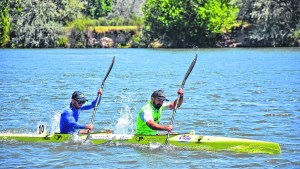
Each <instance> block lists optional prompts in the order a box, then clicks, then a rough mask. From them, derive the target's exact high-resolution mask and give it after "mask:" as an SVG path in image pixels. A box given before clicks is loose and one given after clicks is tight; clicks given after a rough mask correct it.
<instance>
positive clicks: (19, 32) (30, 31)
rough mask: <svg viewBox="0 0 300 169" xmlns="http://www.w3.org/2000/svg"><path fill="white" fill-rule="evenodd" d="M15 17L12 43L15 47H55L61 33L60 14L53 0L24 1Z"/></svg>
mask: <svg viewBox="0 0 300 169" xmlns="http://www.w3.org/2000/svg"><path fill="white" fill-rule="evenodd" d="M21 5H22V10H21V12H20V13H16V14H15V15H14V16H13V21H12V22H13V23H14V24H12V30H13V32H12V33H13V34H14V37H13V38H12V43H13V45H15V47H30V48H32V47H54V46H55V44H56V41H57V40H58V38H59V37H58V36H59V33H60V31H61V24H58V23H57V22H56V20H57V17H58V13H57V11H56V5H55V4H54V3H53V2H52V1H51V0H43V1H40V0H24V1H23V2H22V4H21Z"/></svg>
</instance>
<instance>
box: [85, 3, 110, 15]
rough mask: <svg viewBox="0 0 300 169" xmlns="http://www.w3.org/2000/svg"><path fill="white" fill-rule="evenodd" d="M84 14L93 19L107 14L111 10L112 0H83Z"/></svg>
mask: <svg viewBox="0 0 300 169" xmlns="http://www.w3.org/2000/svg"><path fill="white" fill-rule="evenodd" d="M83 2H84V4H85V11H84V13H85V15H86V16H87V17H91V18H93V19H98V18H100V17H103V16H107V15H108V13H109V12H111V11H112V5H113V0H83Z"/></svg>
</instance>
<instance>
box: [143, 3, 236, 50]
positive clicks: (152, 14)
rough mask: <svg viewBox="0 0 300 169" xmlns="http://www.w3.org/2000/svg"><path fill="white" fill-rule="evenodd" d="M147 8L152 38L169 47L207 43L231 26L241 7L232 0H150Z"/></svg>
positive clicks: (144, 9) (145, 8)
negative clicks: (237, 6)
mask: <svg viewBox="0 0 300 169" xmlns="http://www.w3.org/2000/svg"><path fill="white" fill-rule="evenodd" d="M143 11H144V15H145V24H146V26H147V28H148V30H147V31H148V33H149V34H150V35H151V37H152V39H160V40H161V41H163V42H164V44H165V45H166V47H194V46H202V47H203V46H213V45H214V43H215V40H216V39H215V37H216V36H217V35H219V34H220V33H222V31H226V30H230V28H231V27H232V25H233V24H234V23H235V18H236V15H237V12H238V9H237V8H236V7H235V6H234V5H232V4H230V1H229V0H187V1H181V0H148V1H147V2H146V4H145V6H144V8H143Z"/></svg>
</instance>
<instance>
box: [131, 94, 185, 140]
mask: <svg viewBox="0 0 300 169" xmlns="http://www.w3.org/2000/svg"><path fill="white" fill-rule="evenodd" d="M177 93H178V94H179V95H180V97H179V101H178V105H177V106H178V108H179V107H180V106H181V104H182V102H183V95H184V93H183V90H182V89H181V88H179V89H178V91H177ZM164 101H169V100H168V99H166V97H165V95H164V92H163V91H162V90H156V91H154V92H153V93H152V95H151V100H149V101H148V103H147V104H146V105H145V106H143V107H142V108H141V109H140V111H139V113H138V116H137V122H136V126H137V127H136V134H141V135H157V134H158V130H164V131H171V130H173V126H172V125H168V126H163V125H160V124H159V122H160V119H161V115H162V111H163V110H172V109H174V107H175V104H176V102H177V99H175V100H174V101H173V102H167V103H166V102H164Z"/></svg>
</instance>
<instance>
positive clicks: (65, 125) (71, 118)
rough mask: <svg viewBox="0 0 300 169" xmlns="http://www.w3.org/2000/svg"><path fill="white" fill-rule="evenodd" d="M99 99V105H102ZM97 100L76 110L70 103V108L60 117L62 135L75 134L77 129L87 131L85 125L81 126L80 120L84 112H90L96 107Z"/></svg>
mask: <svg viewBox="0 0 300 169" xmlns="http://www.w3.org/2000/svg"><path fill="white" fill-rule="evenodd" d="M100 101H101V98H100V99H99V102H98V104H99V103H100ZM96 102H97V98H96V99H95V100H94V101H93V102H92V103H91V104H89V105H85V106H82V107H81V108H80V109H76V108H75V107H73V106H72V104H71V103H70V107H69V108H67V109H65V110H64V111H63V112H62V113H61V116H60V133H64V134H67V133H75V132H76V130H77V129H85V124H79V123H78V119H79V115H80V112H81V111H82V110H89V109H92V108H94V107H95V106H96Z"/></svg>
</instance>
